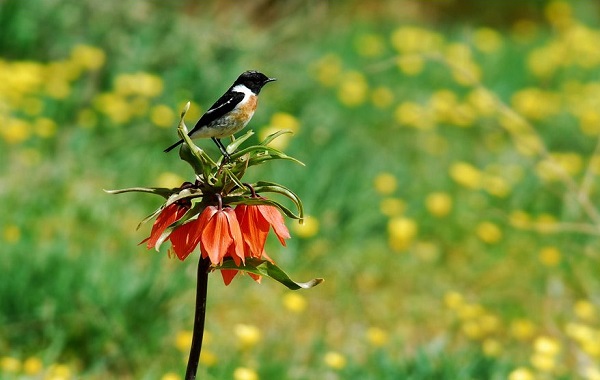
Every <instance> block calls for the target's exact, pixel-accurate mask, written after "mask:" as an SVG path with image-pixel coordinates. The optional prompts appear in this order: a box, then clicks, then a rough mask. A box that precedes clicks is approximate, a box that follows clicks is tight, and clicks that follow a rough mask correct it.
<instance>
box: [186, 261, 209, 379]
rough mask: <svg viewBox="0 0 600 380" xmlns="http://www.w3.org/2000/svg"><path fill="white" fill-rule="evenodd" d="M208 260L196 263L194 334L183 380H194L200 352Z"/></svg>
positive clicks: (204, 314)
mask: <svg viewBox="0 0 600 380" xmlns="http://www.w3.org/2000/svg"><path fill="white" fill-rule="evenodd" d="M209 268H210V260H209V259H208V258H205V259H204V258H200V261H199V262H198V280H197V281H198V282H197V285H196V310H195V312H194V332H193V335H192V346H191V347H190V357H189V359H188V364H187V369H186V371H185V380H194V379H196V373H197V372H198V362H199V361H200V351H201V350H202V338H203V337H204V320H205V317H206V293H207V290H208V270H209Z"/></svg>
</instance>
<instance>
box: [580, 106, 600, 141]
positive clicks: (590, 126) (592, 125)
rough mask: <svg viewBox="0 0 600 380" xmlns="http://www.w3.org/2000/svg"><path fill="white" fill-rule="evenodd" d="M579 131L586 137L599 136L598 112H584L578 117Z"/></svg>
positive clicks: (599, 115) (599, 117) (599, 121)
mask: <svg viewBox="0 0 600 380" xmlns="http://www.w3.org/2000/svg"><path fill="white" fill-rule="evenodd" d="M578 118H579V129H581V131H582V132H583V133H584V134H586V135H588V136H597V135H598V134H600V111H598V110H595V109H594V110H592V109H590V110H585V111H584V112H582V113H581V114H579V115H578Z"/></svg>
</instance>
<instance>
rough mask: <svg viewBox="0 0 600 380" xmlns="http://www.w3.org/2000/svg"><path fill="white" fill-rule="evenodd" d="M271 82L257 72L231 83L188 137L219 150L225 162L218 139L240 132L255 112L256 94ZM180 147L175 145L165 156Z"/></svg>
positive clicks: (249, 73)
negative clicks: (207, 141)
mask: <svg viewBox="0 0 600 380" xmlns="http://www.w3.org/2000/svg"><path fill="white" fill-rule="evenodd" d="M274 80H275V78H269V77H267V76H266V75H265V74H263V73H260V72H258V71H245V72H243V73H242V74H241V75H240V76H239V77H238V78H237V79H236V80H235V82H233V84H232V85H231V87H229V89H228V90H227V91H226V92H225V94H223V96H221V97H220V98H219V100H217V101H216V102H215V104H213V105H212V107H210V109H209V110H208V111H206V113H205V114H204V115H202V117H201V118H200V120H198V122H197V123H196V125H195V126H194V128H193V129H192V130H191V131H190V132H189V133H188V136H190V137H191V138H192V139H198V138H209V137H210V138H211V139H212V140H213V141H214V142H215V144H217V146H218V147H219V150H220V151H221V153H222V154H223V156H225V157H226V158H229V154H228V153H227V150H226V149H225V146H224V145H223V143H222V142H221V140H220V139H222V138H223V137H227V136H231V135H233V134H234V133H237V132H239V131H241V130H242V129H244V127H246V125H247V124H248V122H249V121H250V119H252V116H253V115H254V111H255V110H256V106H257V104H258V94H259V93H260V90H261V89H262V88H263V86H264V85H265V84H267V83H269V82H273V81H274ZM181 143H183V140H179V141H177V142H176V143H175V144H173V145H171V146H170V147H168V148H167V149H165V152H169V151H171V150H172V149H173V148H175V147H177V146H179V145H180V144H181Z"/></svg>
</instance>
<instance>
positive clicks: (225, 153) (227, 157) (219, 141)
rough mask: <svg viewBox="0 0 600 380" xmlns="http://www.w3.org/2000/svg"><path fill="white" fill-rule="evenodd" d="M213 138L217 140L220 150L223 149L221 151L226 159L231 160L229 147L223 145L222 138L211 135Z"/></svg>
mask: <svg viewBox="0 0 600 380" xmlns="http://www.w3.org/2000/svg"><path fill="white" fill-rule="evenodd" d="M211 139H212V141H214V142H215V144H217V147H219V150H220V151H221V153H222V154H223V156H224V157H225V160H226V161H229V160H230V159H231V156H230V155H229V153H227V149H225V146H224V145H223V143H222V142H221V140H219V139H218V138H216V137H211Z"/></svg>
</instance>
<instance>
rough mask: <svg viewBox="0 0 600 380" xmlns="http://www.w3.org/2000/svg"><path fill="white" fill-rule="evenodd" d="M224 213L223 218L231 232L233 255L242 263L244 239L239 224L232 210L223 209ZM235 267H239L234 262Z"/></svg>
mask: <svg viewBox="0 0 600 380" xmlns="http://www.w3.org/2000/svg"><path fill="white" fill-rule="evenodd" d="M223 211H224V212H225V216H226V217H227V220H228V222H229V231H230V232H231V237H232V238H233V248H234V252H233V253H234V254H235V255H237V257H239V258H240V259H241V260H242V262H244V239H243V238H242V231H241V230H240V224H239V222H238V219H237V217H236V214H235V212H234V211H233V209H232V208H229V207H228V208H225V209H223ZM236 264H237V265H239V264H238V263H237V262H236Z"/></svg>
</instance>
